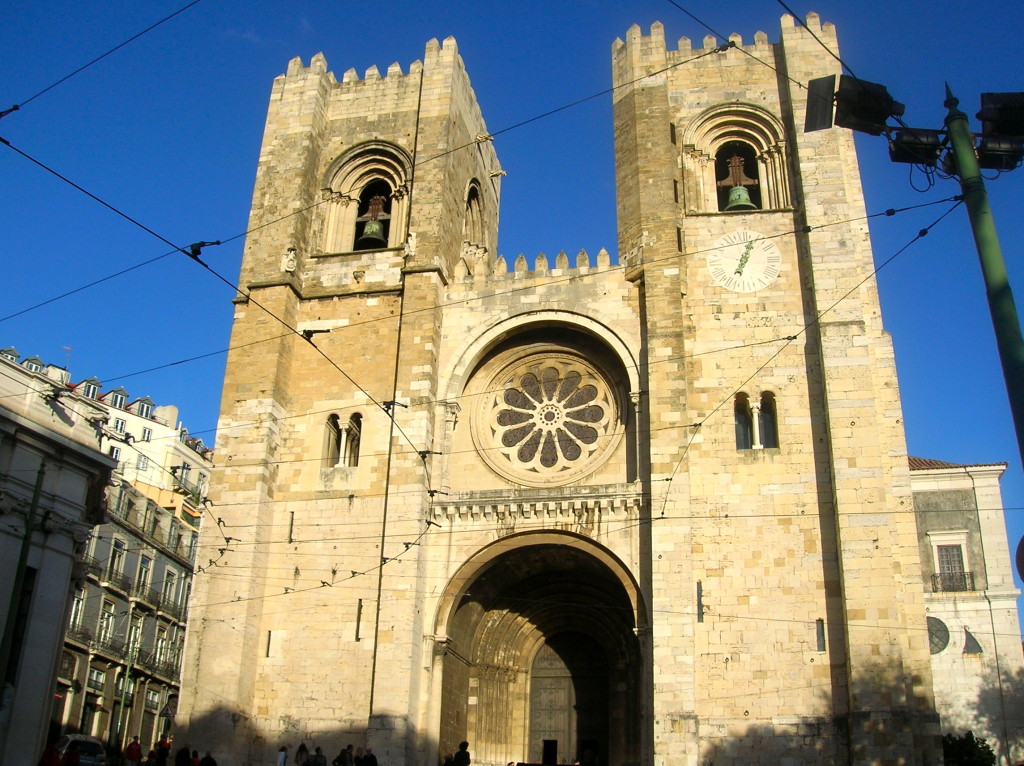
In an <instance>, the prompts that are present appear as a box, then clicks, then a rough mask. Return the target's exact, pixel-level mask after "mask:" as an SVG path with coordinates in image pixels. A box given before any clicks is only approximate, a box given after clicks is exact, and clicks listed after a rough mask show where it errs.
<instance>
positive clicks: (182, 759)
mask: <svg viewBox="0 0 1024 766" xmlns="http://www.w3.org/2000/svg"><path fill="white" fill-rule="evenodd" d="M174 766H192V749H191V748H190V747H189V746H188V745H187V744H185V745H182V746H181V747H180V748H179V749H178V752H177V753H175V754H174Z"/></svg>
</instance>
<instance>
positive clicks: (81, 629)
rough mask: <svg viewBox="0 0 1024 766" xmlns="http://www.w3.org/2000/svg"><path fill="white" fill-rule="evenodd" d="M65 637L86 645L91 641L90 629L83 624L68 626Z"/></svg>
mask: <svg viewBox="0 0 1024 766" xmlns="http://www.w3.org/2000/svg"><path fill="white" fill-rule="evenodd" d="M66 637H67V638H68V639H69V640H71V641H74V642H75V643H79V644H84V645H88V644H89V643H91V642H92V631H91V630H89V628H86V627H85V626H83V625H72V626H71V627H69V628H68V632H67V634H66Z"/></svg>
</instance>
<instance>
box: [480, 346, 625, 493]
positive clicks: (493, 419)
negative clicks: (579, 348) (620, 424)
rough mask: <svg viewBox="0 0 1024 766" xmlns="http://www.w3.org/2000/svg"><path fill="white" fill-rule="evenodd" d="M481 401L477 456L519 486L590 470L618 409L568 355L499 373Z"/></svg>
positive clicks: (592, 374)
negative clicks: (480, 442) (509, 477)
mask: <svg viewBox="0 0 1024 766" xmlns="http://www.w3.org/2000/svg"><path fill="white" fill-rule="evenodd" d="M482 399H483V401H482V402H481V410H482V411H481V412H480V421H482V423H481V425H484V426H485V428H478V429H477V435H478V438H480V437H483V438H484V440H485V442H486V443H485V444H481V445H480V446H482V447H484V449H483V450H482V454H483V455H484V457H485V459H486V460H487V461H488V462H489V463H491V465H492V466H493V467H495V468H498V469H499V471H500V472H502V473H511V474H512V475H513V478H517V479H519V480H524V481H526V483H539V484H544V483H550V482H551V481H552V480H555V481H556V482H557V483H562V482H565V481H571V480H572V479H574V478H577V477H578V476H581V475H583V474H585V473H587V472H588V471H590V470H593V468H594V467H595V463H596V462H597V460H598V457H599V456H600V455H603V454H605V453H606V452H607V451H608V449H610V447H611V446H612V445H611V442H612V441H614V438H613V437H614V436H615V429H614V426H615V423H616V415H617V407H616V402H615V398H614V396H613V394H612V391H611V389H610V387H609V386H608V384H607V383H606V382H605V380H604V377H603V376H602V375H601V374H600V373H598V372H597V370H595V369H594V368H592V367H591V366H590V365H589V364H587V363H586V362H584V361H583V360H582V359H579V358H576V357H574V356H570V355H568V354H544V355H539V356H535V357H531V358H530V359H528V360H520V361H519V362H516V363H514V364H512V365H510V366H507V367H505V368H504V369H503V370H502V371H501V372H499V373H498V375H496V376H495V377H494V378H492V380H491V383H490V385H489V386H488V391H487V392H486V394H485V396H483V397H482ZM480 421H478V422H480Z"/></svg>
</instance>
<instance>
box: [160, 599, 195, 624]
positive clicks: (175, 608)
mask: <svg viewBox="0 0 1024 766" xmlns="http://www.w3.org/2000/svg"><path fill="white" fill-rule="evenodd" d="M157 609H159V610H160V611H161V612H163V613H164V614H166V615H167V616H168V617H170V618H171V619H174V620H177V621H178V622H184V621H185V618H186V616H187V615H188V610H187V609H186V607H185V606H184V605H183V604H179V603H178V602H177V601H175V600H173V599H170V598H167V597H163V598H161V599H160V604H159V606H157Z"/></svg>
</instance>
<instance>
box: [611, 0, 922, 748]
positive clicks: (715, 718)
mask: <svg viewBox="0 0 1024 766" xmlns="http://www.w3.org/2000/svg"><path fill="white" fill-rule="evenodd" d="M807 23H808V24H809V25H810V26H811V27H812V28H813V30H814V34H815V35H817V37H818V38H820V40H821V42H820V43H819V41H818V40H816V39H815V38H814V36H812V34H810V33H809V32H808V31H807V30H806V29H804V28H802V27H799V26H797V25H796V24H795V23H794V21H793V19H792V18H791V17H789V16H784V17H783V19H782V29H781V33H782V34H781V40H780V42H778V43H775V44H772V43H769V41H768V38H767V35H765V34H764V33H763V32H758V33H757V34H756V35H754V38H753V40H752V41H750V40H746V41H745V40H744V39H742V38H741V37H740V36H739V35H733V36H731V37H730V39H729V41H728V45H722V44H721V43H722V42H723V41H718V40H716V39H715V38H713V37H708V38H705V40H704V41H703V44H697V45H694V44H692V43H691V41H690V40H688V39H686V38H683V39H681V40H680V41H679V43H678V46H677V49H675V50H671V49H668V48H667V47H666V44H665V39H664V31H663V28H662V27H661V26H660V25H657V24H656V25H654V26H653V27H652V29H651V31H650V35H649V36H647V35H644V34H642V33H641V31H640V29H639V28H637V27H633V28H632V29H631V30H630V31H629V33H628V34H627V36H626V39H625V42H617V43H616V44H615V46H614V48H613V59H614V73H615V85H616V86H618V88H617V90H616V91H615V135H616V169H617V189H618V209H619V251H620V254H621V257H622V260H623V262H624V263H625V266H626V275H627V278H629V279H630V280H631V281H632V282H633V283H634V284H635V285H636V287H637V290H638V297H639V300H640V302H641V307H642V312H643V314H644V315H645V316H647V317H648V318H649V319H648V321H647V323H646V327H645V330H646V344H645V345H646V360H647V361H646V369H647V371H648V380H649V384H648V391H649V397H648V409H647V422H648V428H649V434H650V455H651V481H652V487H653V489H652V494H653V495H654V496H655V497H656V496H657V495H658V494H659V493H660V494H663V498H662V499H660V500H657V501H656V503H655V508H657V506H661V508H663V509H664V510H663V511H661V509H658V510H659V511H660V512H661V513H662V514H663V515H664V517H665V521H659V522H657V524H656V529H655V532H654V540H653V547H652V570H651V583H650V588H651V595H652V609H653V610H654V612H655V613H656V614H663V615H666V617H665V619H664V620H663V621H662V624H661V625H660V626H659V625H657V624H656V625H655V628H654V639H653V641H652V647H653V648H652V652H653V659H652V662H653V675H654V679H655V684H654V690H653V706H654V709H655V710H657V711H658V714H657V716H656V718H657V721H656V723H655V727H654V738H655V750H656V751H657V752H658V753H659V754H663V755H664V756H665V757H666V762H668V763H673V762H681V761H685V762H688V763H689V762H700V763H705V762H707V763H710V762H712V760H709V759H713V756H714V755H715V753H730V754H732V755H739V757H738V761H742V762H745V763H747V762H749V763H754V762H766V763H767V762H770V761H772V759H773V758H774V759H775V762H777V761H778V760H780V759H784V758H785V757H792V756H793V755H794V754H796V753H800V754H801V757H807V758H809V759H811V760H813V759H814V758H815V757H818V758H821V760H822V762H825V761H826V760H827V761H828V762H832V761H831V759H833V758H834V759H837V762H843V761H845V759H846V758H849V759H850V761H851V762H857V763H877V762H882V761H887V760H890V759H892V760H893V761H895V760H896V759H900V760H901V762H906V763H935V762H937V759H938V758H939V757H940V756H939V755H937V751H936V746H937V734H938V725H937V724H938V719H937V716H936V715H935V714H934V712H933V701H932V692H931V680H930V670H929V655H928V647H927V640H926V636H927V631H926V630H925V614H924V605H923V579H922V577H921V568H920V561H919V560H918V554H917V552H916V548H915V546H916V531H915V521H914V514H913V508H912V502H911V499H910V484H909V471H908V464H907V458H906V446H905V441H904V439H905V437H904V432H903V426H902V420H901V418H902V414H901V408H900V400H899V389H898V387H897V381H896V370H895V364H894V359H893V350H892V344H891V342H890V339H889V337H888V335H887V333H886V332H885V331H884V329H883V327H882V322H881V317H880V309H879V301H878V295H877V292H876V288H875V281H874V278H873V273H874V265H873V260H872V253H871V248H870V243H869V239H868V230H867V225H866V223H865V210H864V200H863V196H862V192H861V186H860V179H859V175H858V167H857V158H856V154H855V152H854V145H853V138H852V136H851V134H850V133H849V131H844V130H841V129H833V130H829V131H823V132H821V133H811V134H805V133H804V132H803V122H804V110H805V106H806V103H805V102H806V98H807V96H806V90H805V89H804V88H803V87H802V86H803V85H804V84H806V83H807V81H808V80H810V79H812V78H814V77H819V76H822V75H825V74H829V73H831V72H833V71H835V70H836V67H837V64H836V62H835V60H834V59H833V58H832V57H831V56H830V55H829V54H828V53H827V52H826V51H825V49H824V48H823V47H822V46H823V45H824V46H828V47H830V48H831V49H832V50H833V51H838V47H837V40H836V33H835V29H834V28H833V27H832V25H831V24H824V25H822V24H821V23H820V21H819V19H818V17H817V16H816V15H815V14H809V15H808V18H807ZM659 481H665V482H667V486H668V489H666V490H659V486H665V485H659V484H658V482H659ZM652 514H654V509H652ZM657 517H659V518H660V516H657ZM680 599H683V602H684V603H687V604H689V605H690V607H692V611H691V609H689V608H684V609H683V610H682V611H683V612H685V613H686V614H680V606H679V605H680ZM693 617H695V619H693ZM798 679H799V680H798ZM808 735H811V736H812V737H813V738H814V739H812V740H805V743H809V742H813V743H814V744H813V746H811V747H806V746H801V745H800V744H799V742H800V738H801V737H805V736H808ZM691 737H692V739H690V738H691ZM690 743H693V747H692V749H691V744H690ZM697 753H699V754H700V756H701V760H700V761H691V760H687V758H691V759H692V758H694V756H695V754H697ZM904 758H905V759H906V760H905V761H903V760H902V759H904ZM801 762H803V761H801Z"/></svg>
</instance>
